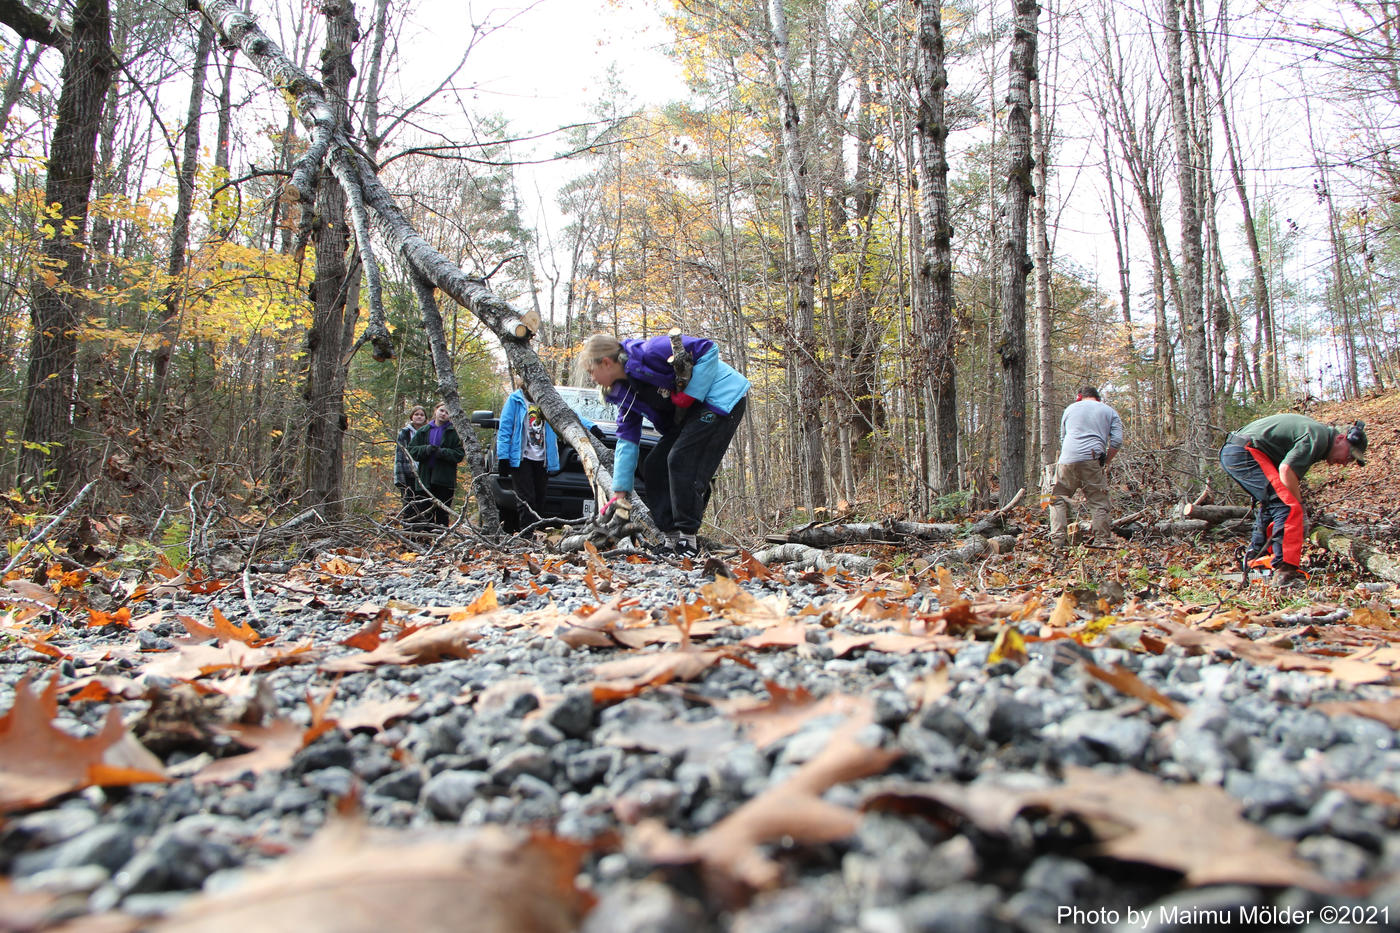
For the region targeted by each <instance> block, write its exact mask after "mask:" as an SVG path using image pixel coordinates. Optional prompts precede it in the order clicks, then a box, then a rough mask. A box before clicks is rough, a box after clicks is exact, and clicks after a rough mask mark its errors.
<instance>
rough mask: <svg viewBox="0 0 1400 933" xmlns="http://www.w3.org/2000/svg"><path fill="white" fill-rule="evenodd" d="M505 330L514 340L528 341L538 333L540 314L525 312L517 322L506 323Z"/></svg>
mask: <svg viewBox="0 0 1400 933" xmlns="http://www.w3.org/2000/svg"><path fill="white" fill-rule="evenodd" d="M505 329H506V333H508V334H510V335H511V336H512V337H514V338H515V339H516V340H529V339H530V338H531V337H533V336H534V335H535V334H537V333H539V331H540V313H539V312H538V311H527V312H526V313H525V314H524V315H522V316H521V317H520V318H519V319H518V320H515V321H508V322H507V323H506V328H505Z"/></svg>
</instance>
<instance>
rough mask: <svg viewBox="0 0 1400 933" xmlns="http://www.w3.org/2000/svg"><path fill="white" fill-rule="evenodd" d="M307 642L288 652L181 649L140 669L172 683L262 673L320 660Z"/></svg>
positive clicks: (238, 647) (231, 645)
mask: <svg viewBox="0 0 1400 933" xmlns="http://www.w3.org/2000/svg"><path fill="white" fill-rule="evenodd" d="M320 656H321V652H320V651H316V650H313V649H312V647H311V644H310V642H304V643H302V644H300V645H296V646H294V647H291V648H281V649H274V648H253V647H251V646H249V645H245V644H244V643H243V642H241V641H230V642H225V643H224V644H221V645H181V646H180V647H179V648H177V649H175V650H174V651H162V652H160V653H159V654H156V655H153V656H152V658H151V660H150V661H148V662H147V663H146V664H145V665H143V666H142V668H141V671H142V673H143V674H145V675H146V676H152V675H154V676H159V677H169V678H172V679H174V680H194V679H195V678H197V677H204V676H206V675H209V674H216V673H219V672H220V671H239V672H246V671H261V670H267V669H268V668H273V667H282V666H284V665H287V664H304V663H306V662H308V661H315V660H317V659H318V658H320Z"/></svg>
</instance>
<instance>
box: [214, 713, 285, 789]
mask: <svg viewBox="0 0 1400 933" xmlns="http://www.w3.org/2000/svg"><path fill="white" fill-rule="evenodd" d="M223 731H224V732H225V733H226V734H228V735H230V736H232V737H233V738H234V739H236V740H237V741H238V743H239V744H241V745H246V746H247V747H249V748H251V749H252V751H250V752H247V753H246V754H242V755H234V756H232V757H231V758H220V759H219V760H218V761H212V762H210V763H209V764H207V765H205V766H204V767H203V768H201V769H200V770H199V771H198V772H197V773H196V774H195V776H194V780H195V783H197V784H217V783H220V782H223V781H235V780H237V779H238V778H239V777H240V776H241V775H243V774H244V773H245V772H249V771H251V772H252V773H253V774H262V773H264V772H266V771H280V770H282V769H283V768H285V767H287V765H289V764H291V763H292V757H293V756H294V755H296V753H297V752H299V751H301V749H302V747H303V746H304V745H305V742H304V741H303V737H304V736H305V735H306V729H304V728H302V727H301V726H299V725H297V724H296V723H294V722H291V721H289V720H286V719H277V720H273V721H272V722H271V723H269V724H268V725H266V726H250V725H245V724H242V723H234V724H232V725H229V726H226V727H224V729H223Z"/></svg>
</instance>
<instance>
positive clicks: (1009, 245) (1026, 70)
mask: <svg viewBox="0 0 1400 933" xmlns="http://www.w3.org/2000/svg"><path fill="white" fill-rule="evenodd" d="M1039 12H1040V8H1039V6H1037V4H1036V3H1035V0H1017V2H1016V22H1015V26H1014V33H1013V37H1012V40H1011V62H1010V69H1009V83H1008V85H1007V91H1006V103H1007V113H1006V150H1007V172H1006V208H1005V209H1006V225H1005V227H1004V231H1003V233H1004V237H1005V239H1004V240H1003V241H1002V257H1001V258H1002V268H1003V269H1004V270H1005V276H1006V277H1005V279H1003V280H1002V290H1001V313H1002V319H1001V321H1002V328H1001V336H1000V338H999V339H998V341H997V355H998V356H999V357H1000V358H1001V371H1002V403H1001V405H1002V407H1001V411H1002V425H1001V429H1002V435H1001V470H1000V474H999V483H1000V500H1001V504H1002V505H1006V504H1007V503H1008V502H1010V501H1011V499H1012V497H1013V496H1015V495H1016V493H1018V492H1019V491H1020V490H1021V488H1022V487H1023V486H1024V485H1025V482H1026V277H1027V276H1028V275H1029V274H1030V272H1031V269H1032V265H1031V258H1030V253H1029V252H1028V249H1027V244H1028V241H1029V237H1028V221H1029V217H1030V205H1031V197H1032V195H1033V194H1034V185H1033V183H1032V181H1031V169H1032V167H1033V165H1034V159H1033V158H1032V155H1031V82H1032V81H1033V80H1034V78H1035V69H1036V18H1037V16H1038V15H1039Z"/></svg>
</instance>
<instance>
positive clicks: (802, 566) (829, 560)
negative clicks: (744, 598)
mask: <svg viewBox="0 0 1400 933" xmlns="http://www.w3.org/2000/svg"><path fill="white" fill-rule="evenodd" d="M753 558H754V560H756V561H758V562H759V563H760V564H763V565H764V566H768V565H770V564H796V565H797V569H799V570H818V571H826V570H845V571H847V572H849V573H856V574H869V573H873V572H874V571H875V564H876V561H875V559H874V558H873V557H861V556H860V555H858V554H842V553H839V552H836V553H833V552H831V551H823V550H821V549H820V548H814V547H808V546H807V545H805V544H794V543H788V544H780V545H778V546H777V547H770V548H764V549H763V550H761V551H759V552H757V553H756V554H754V556H753Z"/></svg>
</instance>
